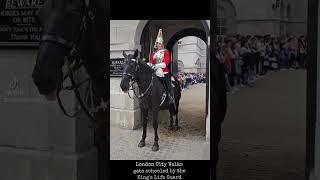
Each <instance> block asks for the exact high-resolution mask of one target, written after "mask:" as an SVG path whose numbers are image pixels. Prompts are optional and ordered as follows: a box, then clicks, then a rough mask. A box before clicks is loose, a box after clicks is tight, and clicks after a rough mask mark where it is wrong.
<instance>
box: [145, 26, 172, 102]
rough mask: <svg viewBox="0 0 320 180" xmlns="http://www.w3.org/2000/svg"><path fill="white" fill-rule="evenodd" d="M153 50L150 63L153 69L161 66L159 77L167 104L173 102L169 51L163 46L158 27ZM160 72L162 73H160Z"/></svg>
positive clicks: (160, 31)
mask: <svg viewBox="0 0 320 180" xmlns="http://www.w3.org/2000/svg"><path fill="white" fill-rule="evenodd" d="M154 48H155V51H154V52H152V54H151V59H150V63H151V64H152V65H153V66H154V68H155V69H157V70H158V69H159V68H161V70H162V72H163V77H160V78H161V80H162V82H163V84H164V87H165V89H166V91H167V94H168V95H169V104H172V103H174V96H173V88H172V85H171V76H170V69H169V65H170V63H171V57H170V52H169V51H168V50H167V49H165V48H164V46H163V37H162V30H161V29H159V32H158V36H157V39H156V42H155V46H154ZM161 74H162V73H161Z"/></svg>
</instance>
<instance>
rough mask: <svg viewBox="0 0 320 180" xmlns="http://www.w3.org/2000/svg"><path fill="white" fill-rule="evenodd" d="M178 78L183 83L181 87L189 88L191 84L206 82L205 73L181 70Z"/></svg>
mask: <svg viewBox="0 0 320 180" xmlns="http://www.w3.org/2000/svg"><path fill="white" fill-rule="evenodd" d="M178 80H179V82H180V85H181V89H182V90H183V89H189V87H190V86H192V85H195V84H198V83H206V74H205V73H186V72H180V73H179V76H178Z"/></svg>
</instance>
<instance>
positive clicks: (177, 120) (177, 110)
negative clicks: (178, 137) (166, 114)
mask: <svg viewBox="0 0 320 180" xmlns="http://www.w3.org/2000/svg"><path fill="white" fill-rule="evenodd" d="M176 104H177V107H176V108H177V109H175V114H176V122H175V125H174V129H175V130H179V129H180V127H179V124H178V123H179V119H178V113H179V102H177V103H176Z"/></svg>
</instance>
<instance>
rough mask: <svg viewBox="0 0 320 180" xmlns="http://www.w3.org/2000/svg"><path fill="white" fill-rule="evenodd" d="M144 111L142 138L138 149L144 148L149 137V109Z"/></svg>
mask: <svg viewBox="0 0 320 180" xmlns="http://www.w3.org/2000/svg"><path fill="white" fill-rule="evenodd" d="M141 111H142V126H143V132H142V138H141V140H140V142H139V144H138V147H140V148H141V147H144V146H145V145H146V141H145V140H146V137H147V125H148V109H141Z"/></svg>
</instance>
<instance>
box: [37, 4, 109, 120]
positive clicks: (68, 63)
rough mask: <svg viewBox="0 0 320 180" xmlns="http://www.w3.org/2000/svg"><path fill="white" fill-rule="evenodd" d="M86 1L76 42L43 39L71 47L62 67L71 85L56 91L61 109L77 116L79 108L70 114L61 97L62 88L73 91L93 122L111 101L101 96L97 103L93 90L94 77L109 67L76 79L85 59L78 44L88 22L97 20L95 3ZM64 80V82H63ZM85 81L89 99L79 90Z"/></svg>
mask: <svg viewBox="0 0 320 180" xmlns="http://www.w3.org/2000/svg"><path fill="white" fill-rule="evenodd" d="M84 1H85V7H84V11H83V15H82V21H81V24H80V30H79V32H78V33H77V35H76V38H75V41H74V42H68V41H67V40H65V39H63V38H61V37H56V36H53V35H43V36H42V39H41V40H42V41H50V42H53V43H58V44H60V45H63V46H65V47H67V48H70V49H71V50H70V52H69V53H68V55H66V56H65V59H64V65H63V67H62V69H63V74H64V75H63V82H65V81H66V80H67V79H69V80H70V82H71V86H67V87H62V86H61V87H60V88H59V89H58V91H57V93H56V97H57V100H58V104H59V106H60V109H61V110H62V112H63V113H64V114H65V115H66V116H68V117H72V118H74V117H76V116H77V115H78V114H79V112H80V111H79V110H78V111H76V112H75V113H73V114H70V113H68V112H67V111H66V109H65V108H64V106H63V104H62V101H61V98H60V92H61V91H62V90H65V91H73V92H74V94H75V96H76V98H77V100H78V103H79V104H80V106H81V109H82V110H83V111H84V112H85V114H86V115H87V116H88V117H89V118H90V119H91V121H92V122H95V117H94V114H95V113H97V112H98V111H100V110H103V111H106V110H107V107H108V104H109V101H108V102H106V100H103V99H102V98H101V101H100V104H99V105H97V104H96V101H95V100H97V99H98V97H96V96H95V95H94V92H93V87H92V86H93V82H92V78H93V77H95V76H97V75H99V74H101V73H105V72H107V68H103V69H102V70H100V71H98V72H96V73H94V74H93V75H92V76H91V77H89V78H86V79H84V80H82V81H80V82H77V81H76V80H75V74H76V73H75V71H76V70H78V69H79V68H80V67H81V66H83V62H82V61H83V60H82V58H81V56H80V54H79V52H78V46H79V44H80V40H81V37H82V34H83V33H84V32H85V31H86V30H87V22H88V21H91V22H93V21H94V20H95V17H94V13H93V11H92V10H93V7H92V6H93V5H92V4H91V5H90V2H89V0H84ZM63 82H62V84H63ZM85 83H88V86H87V88H86V92H85V97H86V98H87V99H85V100H83V99H82V98H81V93H80V91H79V87H80V86H81V85H83V84H85ZM92 125H95V123H92Z"/></svg>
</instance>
